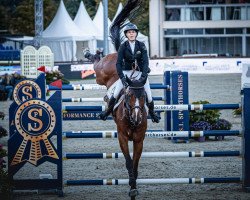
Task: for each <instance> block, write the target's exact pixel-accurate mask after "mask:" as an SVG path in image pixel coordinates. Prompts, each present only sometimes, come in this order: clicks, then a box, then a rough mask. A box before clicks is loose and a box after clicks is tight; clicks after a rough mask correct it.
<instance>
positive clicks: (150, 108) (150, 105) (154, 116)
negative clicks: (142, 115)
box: [147, 100, 160, 123]
mask: <svg viewBox="0 0 250 200" xmlns="http://www.w3.org/2000/svg"><path fill="white" fill-rule="evenodd" d="M147 106H148V112H149V115H150V117H151V120H152V122H155V123H159V122H160V117H158V116H157V114H156V113H155V111H154V101H153V100H152V101H151V102H150V103H147Z"/></svg>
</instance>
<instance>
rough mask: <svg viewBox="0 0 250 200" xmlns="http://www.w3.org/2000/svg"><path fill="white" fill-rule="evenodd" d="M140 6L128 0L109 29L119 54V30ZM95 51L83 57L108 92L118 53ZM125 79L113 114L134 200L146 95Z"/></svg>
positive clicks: (141, 85)
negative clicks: (131, 149) (131, 148)
mask: <svg viewBox="0 0 250 200" xmlns="http://www.w3.org/2000/svg"><path fill="white" fill-rule="evenodd" d="M140 5H141V0H128V1H127V3H126V5H125V6H124V7H123V9H122V10H121V12H120V13H119V14H118V16H117V17H116V19H115V20H114V22H113V23H112V25H111V27H110V37H111V39H112V42H113V44H114V46H115V49H116V51H118V49H119V46H120V44H121V38H120V30H121V29H122V28H123V27H124V26H125V25H126V23H125V22H126V20H127V19H128V18H129V17H131V16H134V14H135V13H136V11H137V10H138V8H139V7H140ZM100 55H101V53H100V52H98V51H97V53H96V54H95V55H93V54H91V53H90V52H89V51H85V52H84V56H85V57H86V58H88V59H89V60H90V61H92V62H93V63H94V70H95V73H96V83H97V84H99V85H105V86H106V87H107V89H109V88H110V87H111V86H112V85H113V84H114V83H115V82H116V81H117V80H118V78H119V77H118V74H117V71H116V61H117V53H113V54H109V55H106V56H105V57H103V58H101V56H100ZM126 78H127V82H128V84H129V86H128V87H127V88H124V90H123V91H124V94H123V96H122V98H123V99H122V101H121V103H120V104H119V106H118V107H117V108H116V109H115V110H114V111H113V112H112V115H113V118H114V121H115V123H116V125H117V132H118V140H119V144H120V148H121V150H122V152H123V155H124V157H125V161H126V168H127V170H128V174H129V185H130V191H129V196H130V197H131V199H135V196H137V195H138V190H137V189H136V179H137V177H138V165H139V160H140V157H141V154H142V150H143V141H144V138H145V133H146V130H147V110H146V107H145V103H146V93H145V90H144V84H145V82H146V80H145V81H144V82H140V81H138V80H133V79H131V80H130V79H129V78H128V77H126ZM129 141H132V142H133V158H131V156H130V151H129V146H128V142H129Z"/></svg>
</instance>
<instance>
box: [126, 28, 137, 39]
mask: <svg viewBox="0 0 250 200" xmlns="http://www.w3.org/2000/svg"><path fill="white" fill-rule="evenodd" d="M136 35H137V33H136V31H135V30H128V31H127V33H126V36H127V38H128V40H129V41H135V38H136Z"/></svg>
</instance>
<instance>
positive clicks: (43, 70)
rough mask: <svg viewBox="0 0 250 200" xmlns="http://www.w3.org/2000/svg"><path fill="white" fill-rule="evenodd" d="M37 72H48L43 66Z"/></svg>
mask: <svg viewBox="0 0 250 200" xmlns="http://www.w3.org/2000/svg"><path fill="white" fill-rule="evenodd" d="M37 70H38V71H41V72H45V71H46V67H45V66H41V67H38V68H37Z"/></svg>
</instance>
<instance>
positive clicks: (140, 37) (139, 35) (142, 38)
mask: <svg viewBox="0 0 250 200" xmlns="http://www.w3.org/2000/svg"><path fill="white" fill-rule="evenodd" d="M122 8H123V6H122V3H119V6H118V8H117V11H116V14H115V16H114V18H113V20H112V22H113V21H114V20H115V18H116V17H117V15H118V14H119V13H120V12H121V10H122ZM129 22H130V21H129V20H126V22H125V23H129ZM124 28H125V27H124ZM123 36H124V33H123V30H122V31H121V37H123ZM137 40H139V41H140V42H143V43H144V44H145V45H146V47H147V49H149V44H148V36H146V35H143V34H142V33H140V32H139V33H138V36H137Z"/></svg>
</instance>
